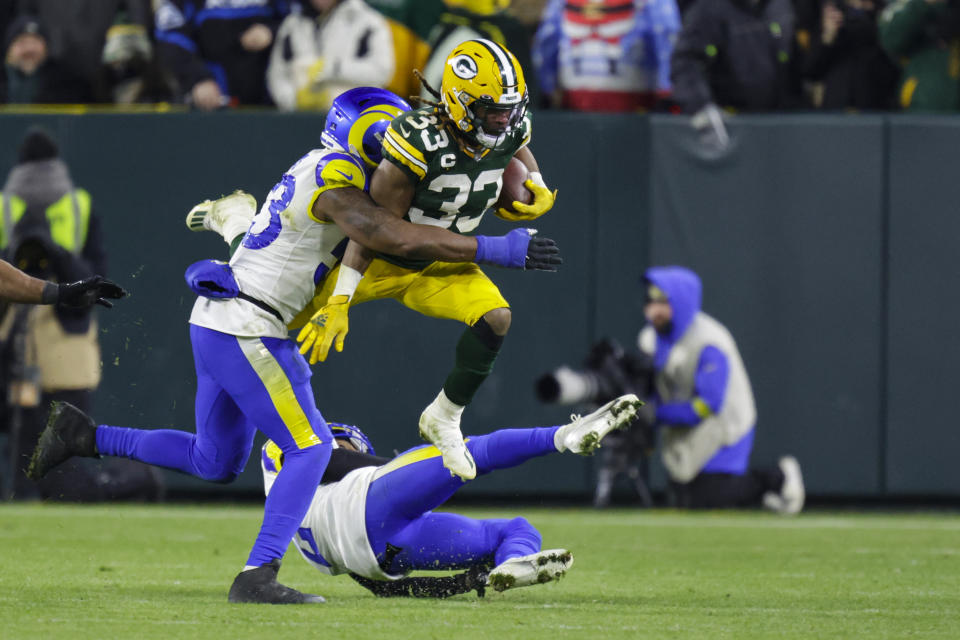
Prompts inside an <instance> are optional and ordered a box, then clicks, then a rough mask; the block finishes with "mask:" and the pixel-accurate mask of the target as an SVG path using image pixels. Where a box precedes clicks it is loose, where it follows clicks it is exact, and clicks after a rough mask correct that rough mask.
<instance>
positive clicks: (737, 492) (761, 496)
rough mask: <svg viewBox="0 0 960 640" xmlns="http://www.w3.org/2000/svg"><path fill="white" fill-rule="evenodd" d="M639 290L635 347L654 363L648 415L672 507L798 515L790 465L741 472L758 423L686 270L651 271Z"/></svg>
mask: <svg viewBox="0 0 960 640" xmlns="http://www.w3.org/2000/svg"><path fill="white" fill-rule="evenodd" d="M644 282H645V285H646V300H645V305H644V314H645V315H646V317H647V321H648V324H647V325H646V326H644V327H643V329H642V330H641V332H640V336H639V339H638V342H639V346H640V349H641V350H642V351H644V352H646V353H648V354H650V356H651V357H652V358H653V366H654V371H655V376H654V394H653V395H654V397H652V398H650V399H649V400H650V402H649V405H650V409H649V410H651V411H654V412H655V423H656V424H657V426H658V427H659V428H660V436H661V439H660V446H661V454H662V459H663V464H664V466H665V467H666V470H667V473H668V475H669V477H670V497H671V502H672V503H673V506H676V507H680V508H706V509H718V508H728V507H751V506H760V505H761V504H762V505H763V506H764V507H766V508H768V509H771V510H773V511H776V512H778V513H783V514H794V513H797V512H799V511H800V510H801V509H802V508H803V503H804V498H805V494H804V487H803V478H802V476H801V473H800V465H799V464H798V463H797V461H796V459H795V458H793V457H792V456H785V457H783V458H780V460H779V465H778V467H777V468H770V469H760V468H755V469H750V468H748V463H749V459H750V451H751V449H753V439H754V433H755V430H756V422H757V409H756V404H755V402H754V398H753V390H752V389H751V387H750V379H749V377H748V376H747V370H746V367H744V364H743V360H742V358H741V357H740V352H739V351H738V350H737V344H736V342H735V341H734V339H733V336H732V335H730V332H729V331H728V330H727V329H726V327H724V326H723V325H722V324H720V323H719V322H718V321H717V320H715V319H714V318H712V317H711V316H709V315H707V314H706V313H704V312H703V311H701V310H700V300H701V292H702V285H701V283H700V278H699V277H698V276H697V274H696V273H694V272H693V271H691V270H690V269H687V268H685V267H677V266H673V267H652V268H650V269H648V270H647V271H646V272H645V274H644Z"/></svg>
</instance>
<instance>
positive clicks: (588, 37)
mask: <svg viewBox="0 0 960 640" xmlns="http://www.w3.org/2000/svg"><path fill="white" fill-rule="evenodd" d="M679 29H680V16H679V12H678V10H677V5H676V0H633V1H632V2H624V1H623V0H576V1H565V0H550V2H549V3H548V4H547V6H546V9H545V10H544V14H543V22H542V23H541V25H540V29H539V30H538V31H537V35H536V39H535V41H534V64H535V66H536V69H537V74H538V77H539V79H540V87H541V89H542V91H543V94H544V96H545V97H546V98H547V99H548V100H550V102H552V103H553V104H554V105H555V106H563V107H564V108H567V109H574V110H577V111H633V110H636V109H641V108H644V109H649V108H652V107H653V106H654V104H655V103H656V102H657V100H658V99H659V98H664V97H666V96H667V95H669V93H670V56H671V53H672V51H673V42H674V39H675V38H676V35H677V32H678V31H679Z"/></svg>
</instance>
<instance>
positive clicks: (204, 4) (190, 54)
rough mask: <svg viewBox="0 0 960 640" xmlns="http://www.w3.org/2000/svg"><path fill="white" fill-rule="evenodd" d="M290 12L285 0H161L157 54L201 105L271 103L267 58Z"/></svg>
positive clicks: (186, 94)
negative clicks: (279, 28) (278, 29)
mask: <svg viewBox="0 0 960 640" xmlns="http://www.w3.org/2000/svg"><path fill="white" fill-rule="evenodd" d="M287 12H288V11H287V2H286V1H285V0H196V1H194V0H161V1H160V3H159V5H158V7H157V10H156V14H155V15H156V24H157V31H156V37H157V54H158V56H159V59H160V61H161V62H162V63H163V64H164V65H166V66H167V67H168V68H169V69H170V70H171V71H173V74H174V75H175V76H176V78H177V81H178V83H179V85H180V87H179V88H180V91H181V92H182V93H183V94H184V98H185V100H186V102H188V103H190V104H192V105H194V106H195V107H196V108H198V109H202V110H204V111H209V110H212V109H219V108H221V107H225V106H229V105H236V104H241V105H265V104H271V102H270V96H269V94H268V93H267V82H266V73H267V63H268V62H269V60H270V48H271V45H272V44H273V39H274V33H275V32H276V29H277V27H278V26H279V25H280V21H281V20H282V19H283V17H284V16H285V15H286V14H287Z"/></svg>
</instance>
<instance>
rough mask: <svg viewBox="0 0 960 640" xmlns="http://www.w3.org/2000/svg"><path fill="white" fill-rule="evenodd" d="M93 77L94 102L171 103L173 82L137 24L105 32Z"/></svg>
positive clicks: (174, 94)
mask: <svg viewBox="0 0 960 640" xmlns="http://www.w3.org/2000/svg"><path fill="white" fill-rule="evenodd" d="M101 63H102V64H101V67H100V75H99V77H98V78H97V83H96V87H97V93H98V97H97V102H112V103H115V104H135V103H152V102H172V101H173V100H174V99H175V98H176V80H175V79H174V78H173V76H172V75H171V74H170V73H169V72H167V70H166V69H164V68H163V67H161V66H160V64H159V62H158V61H157V58H156V56H155V55H154V47H153V44H152V43H151V42H150V38H149V37H147V34H146V31H145V30H144V29H143V27H142V26H140V25H138V24H115V25H113V26H112V27H110V29H109V30H108V31H107V35H106V42H105V43H104V46H103V55H102V57H101Z"/></svg>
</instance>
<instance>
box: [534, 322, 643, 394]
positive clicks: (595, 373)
mask: <svg viewBox="0 0 960 640" xmlns="http://www.w3.org/2000/svg"><path fill="white" fill-rule="evenodd" d="M652 382H653V361H652V360H651V358H650V357H649V356H647V355H645V354H643V353H641V352H640V351H629V352H628V351H625V350H624V349H623V347H621V346H620V345H619V344H618V343H617V341H616V340H611V339H608V338H604V339H603V340H600V341H599V342H596V343H594V344H593V345H592V346H591V347H590V351H589V352H588V353H587V357H586V359H585V360H584V362H583V366H581V367H580V368H578V369H574V368H573V367H570V366H567V365H564V366H561V367H559V368H557V369H554V370H553V371H551V372H549V373H545V374H543V375H542V376H540V378H538V379H537V382H536V393H537V398H539V400H540V401H541V402H547V403H555V404H563V405H568V404H582V403H592V404H598V405H599V404H604V403H605V402H609V401H610V400H613V399H614V398H616V397H619V396H622V395H623V394H625V393H634V394H636V395H637V396H639V397H640V398H644V397H646V396H648V395H649V392H650V388H651V384H652Z"/></svg>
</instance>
